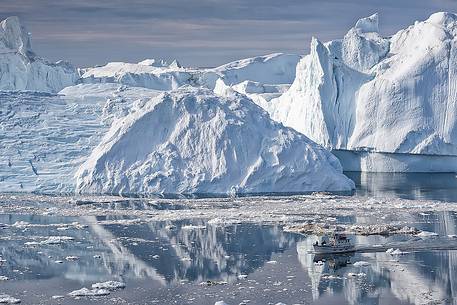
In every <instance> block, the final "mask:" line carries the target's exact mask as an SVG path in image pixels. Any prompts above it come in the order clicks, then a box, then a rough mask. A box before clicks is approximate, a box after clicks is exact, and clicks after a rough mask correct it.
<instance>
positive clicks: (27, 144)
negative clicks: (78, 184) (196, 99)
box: [0, 84, 159, 192]
mask: <svg viewBox="0 0 457 305" xmlns="http://www.w3.org/2000/svg"><path fill="white" fill-rule="evenodd" d="M61 94H63V95H61V96H55V95H45V94H37V93H16V94H13V93H6V92H3V93H0V142H1V144H2V145H0V192H23V191H27V192H31V191H38V192H72V191H74V185H75V181H74V178H73V177H74V173H75V172H76V170H77V168H78V167H79V165H80V164H81V163H82V162H84V160H85V159H86V158H87V156H89V154H90V152H91V151H92V149H93V148H95V147H96V146H97V144H98V143H99V142H100V140H101V138H102V137H103V135H104V134H105V133H106V131H107V130H108V129H109V127H110V126H111V122H112V121H113V120H115V119H116V118H119V117H123V116H125V115H126V114H128V113H129V112H130V111H134V109H135V108H136V107H139V106H141V104H142V103H143V102H145V101H147V100H149V99H150V98H151V97H153V96H155V95H157V94H159V93H158V92H157V91H153V90H150V89H146V88H133V87H125V86H122V85H119V84H89V85H77V86H72V87H67V88H65V89H64V90H63V91H62V92H61ZM136 105H137V106H136Z"/></svg>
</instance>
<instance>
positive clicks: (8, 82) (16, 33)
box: [0, 17, 79, 92]
mask: <svg viewBox="0 0 457 305" xmlns="http://www.w3.org/2000/svg"><path fill="white" fill-rule="evenodd" d="M78 77H79V75H78V73H77V71H76V69H75V68H74V67H73V66H71V65H70V64H69V63H66V62H63V61H59V62H57V63H50V62H48V61H46V60H45V59H42V58H39V57H38V56H37V55H36V54H35V53H34V52H33V50H32V46H31V41H30V33H28V32H27V31H26V29H25V28H24V27H23V26H22V25H21V24H20V22H19V19H18V18H17V17H9V18H7V19H5V20H3V21H2V22H1V23H0V90H12V91H19V90H30V91H41V92H58V91H59V90H61V89H63V88H64V87H67V86H70V85H72V84H74V83H75V82H76V80H77V79H78Z"/></svg>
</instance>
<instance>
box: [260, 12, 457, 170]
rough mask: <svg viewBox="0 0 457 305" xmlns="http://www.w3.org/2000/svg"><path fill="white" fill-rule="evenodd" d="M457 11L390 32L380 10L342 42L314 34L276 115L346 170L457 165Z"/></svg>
mask: <svg viewBox="0 0 457 305" xmlns="http://www.w3.org/2000/svg"><path fill="white" fill-rule="evenodd" d="M456 46H457V15H455V14H451V13H443V12H441V13H435V14H433V15H431V16H430V17H429V18H428V19H427V20H425V21H422V22H416V23H414V24H413V25H411V26H409V27H408V28H406V29H404V30H401V31H399V32H398V33H396V34H395V35H393V36H392V37H383V36H381V35H380V34H379V30H378V15H377V14H375V15H372V16H370V17H367V18H363V19H360V20H359V21H357V23H356V25H355V26H354V27H353V28H352V29H350V30H349V32H348V33H347V34H346V35H345V36H344V37H343V39H341V40H333V41H329V42H326V43H322V42H320V41H319V40H318V39H316V38H313V39H312V42H311V51H310V54H309V55H307V56H305V57H304V58H303V59H302V60H301V61H300V62H299V64H298V65H297V71H296V78H295V81H294V83H293V84H292V85H291V87H290V88H289V90H288V91H287V92H286V93H284V94H283V95H282V96H280V97H278V98H276V99H273V100H271V101H270V102H269V104H268V107H267V108H266V109H267V110H268V111H269V112H270V114H271V116H272V118H273V119H275V120H277V121H279V122H282V123H284V124H285V125H286V126H289V127H292V128H294V129H296V130H297V131H299V132H301V133H303V134H305V135H306V136H308V137H309V138H310V139H311V140H313V141H315V142H317V143H318V144H321V145H323V146H324V147H326V148H328V149H331V150H333V151H334V153H335V154H336V155H337V156H338V157H339V158H340V160H341V161H342V164H343V167H344V169H345V170H362V171H387V172H395V171H405V172H408V171H419V172H420V171H427V172H428V171H441V172H446V171H447V172H449V171H456V170H457V165H455V164H457V162H456V161H457V124H456V122H457V120H456V118H457V98H456V97H457V77H456V76H457V70H456V68H455V67H457V55H456V54H457V52H456V50H457V48H456Z"/></svg>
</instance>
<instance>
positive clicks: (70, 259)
mask: <svg viewBox="0 0 457 305" xmlns="http://www.w3.org/2000/svg"><path fill="white" fill-rule="evenodd" d="M65 259H66V260H67V261H76V260H78V259H79V256H75V255H70V256H67V257H65Z"/></svg>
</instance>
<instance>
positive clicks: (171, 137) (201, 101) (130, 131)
mask: <svg viewBox="0 0 457 305" xmlns="http://www.w3.org/2000/svg"><path fill="white" fill-rule="evenodd" d="M76 177H77V190H78V191H79V192H83V193H113V194H157V193H160V194H195V193H197V194H198V193H200V194H232V193H264V192H267V193H273V192H290V193H293V192H309V191H350V190H351V189H353V182H352V181H351V180H349V179H348V178H346V177H345V176H344V175H343V174H342V172H341V167H340V165H339V162H338V160H337V159H336V158H335V157H334V156H333V155H331V154H330V153H329V152H328V151H326V150H325V149H323V148H322V147H320V146H318V145H316V144H314V143H313V142H312V141H310V140H308V139H307V138H306V137H305V136H303V135H301V134H300V133H298V132H296V131H294V130H292V129H289V128H285V127H283V126H282V125H281V124H278V123H276V122H274V121H272V120H271V119H270V118H269V116H268V114H267V113H266V112H264V111H263V110H262V109H261V108H260V107H258V106H257V105H255V104H254V103H253V102H252V101H251V100H249V99H247V98H245V97H244V96H241V95H238V94H234V95H232V96H231V97H225V98H224V97H221V96H216V95H215V94H214V93H212V92H211V91H209V90H206V89H195V88H191V87H187V88H184V89H180V90H176V91H171V92H168V93H164V94H161V95H160V96H158V97H156V98H153V99H151V100H150V101H149V102H148V103H146V104H145V105H144V107H142V108H141V109H139V110H138V111H135V112H134V113H132V114H131V115H128V116H126V117H125V118H124V119H122V120H119V121H115V122H114V123H113V125H112V128H111V129H110V131H109V132H108V133H107V134H106V135H105V137H104V138H103V140H102V141H101V143H100V144H99V145H98V146H97V147H96V148H95V149H94V150H93V152H92V154H91V156H90V157H89V158H88V159H87V161H86V162H85V163H84V164H83V165H81V167H80V168H79V170H78V172H77V174H76Z"/></svg>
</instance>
